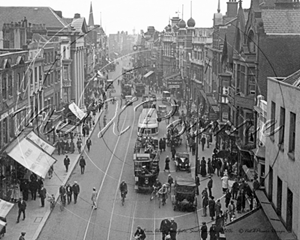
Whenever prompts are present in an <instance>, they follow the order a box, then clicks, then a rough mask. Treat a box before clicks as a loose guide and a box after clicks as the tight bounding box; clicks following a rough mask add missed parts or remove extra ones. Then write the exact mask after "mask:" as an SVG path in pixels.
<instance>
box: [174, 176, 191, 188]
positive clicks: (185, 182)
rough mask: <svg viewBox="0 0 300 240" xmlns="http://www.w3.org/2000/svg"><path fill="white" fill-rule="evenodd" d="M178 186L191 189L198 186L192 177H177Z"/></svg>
mask: <svg viewBox="0 0 300 240" xmlns="http://www.w3.org/2000/svg"><path fill="white" fill-rule="evenodd" d="M176 184H177V185H180V186H189V187H194V186H196V183H195V180H194V179H193V178H192V177H186V178H183V177H177V178H176Z"/></svg>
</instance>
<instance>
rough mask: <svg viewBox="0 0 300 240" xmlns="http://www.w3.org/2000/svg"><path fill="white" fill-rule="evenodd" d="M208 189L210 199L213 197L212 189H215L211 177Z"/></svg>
mask: <svg viewBox="0 0 300 240" xmlns="http://www.w3.org/2000/svg"><path fill="white" fill-rule="evenodd" d="M207 188H208V192H209V197H211V196H212V191H211V190H212V188H213V180H212V178H211V176H209V180H208V182H207Z"/></svg>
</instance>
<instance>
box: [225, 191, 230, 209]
mask: <svg viewBox="0 0 300 240" xmlns="http://www.w3.org/2000/svg"><path fill="white" fill-rule="evenodd" d="M230 200H231V193H230V190H229V189H227V191H226V194H225V207H226V208H228V205H229V203H230Z"/></svg>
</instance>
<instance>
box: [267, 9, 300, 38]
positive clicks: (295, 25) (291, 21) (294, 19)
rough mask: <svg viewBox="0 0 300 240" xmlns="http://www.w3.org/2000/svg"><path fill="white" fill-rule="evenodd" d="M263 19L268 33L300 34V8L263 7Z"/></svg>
mask: <svg viewBox="0 0 300 240" xmlns="http://www.w3.org/2000/svg"><path fill="white" fill-rule="evenodd" d="M262 20H263V23H264V30H265V33H266V34H272V35H282V34H285V35H300V10H299V9H263V10H262Z"/></svg>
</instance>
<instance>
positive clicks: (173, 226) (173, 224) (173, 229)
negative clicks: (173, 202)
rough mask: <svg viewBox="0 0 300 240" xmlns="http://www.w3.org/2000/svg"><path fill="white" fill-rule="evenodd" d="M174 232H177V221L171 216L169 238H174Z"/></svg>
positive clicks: (174, 239) (173, 239) (172, 239)
mask: <svg viewBox="0 0 300 240" xmlns="http://www.w3.org/2000/svg"><path fill="white" fill-rule="evenodd" d="M176 234H177V223H176V222H175V221H174V218H171V223H170V236H171V240H176Z"/></svg>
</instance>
